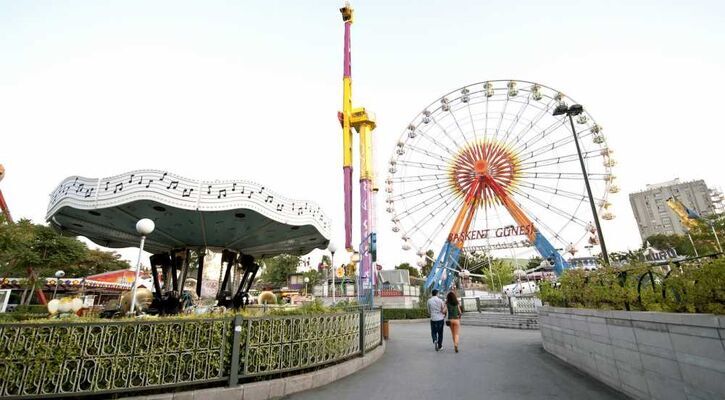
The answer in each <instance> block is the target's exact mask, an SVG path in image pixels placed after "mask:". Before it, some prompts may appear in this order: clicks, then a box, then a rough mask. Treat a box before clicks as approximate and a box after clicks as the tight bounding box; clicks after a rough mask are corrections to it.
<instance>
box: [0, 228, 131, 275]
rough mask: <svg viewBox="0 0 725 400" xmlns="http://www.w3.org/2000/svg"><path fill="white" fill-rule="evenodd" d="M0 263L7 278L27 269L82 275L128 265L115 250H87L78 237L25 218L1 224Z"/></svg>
mask: <svg viewBox="0 0 725 400" xmlns="http://www.w3.org/2000/svg"><path fill="white" fill-rule="evenodd" d="M0 265H1V266H2V269H1V271H2V272H1V273H2V275H3V276H6V277H7V276H13V277H24V276H26V275H27V270H28V268H33V270H34V271H35V273H36V274H37V275H38V276H39V277H50V276H53V275H54V274H55V271H57V270H63V271H64V272H65V274H66V276H69V277H83V276H87V275H92V274H97V273H101V272H106V271H111V270H115V269H123V268H128V267H129V265H128V263H127V262H125V261H123V260H121V256H120V255H118V254H116V253H113V252H105V251H100V250H90V249H88V247H86V245H85V244H84V243H83V242H81V241H79V240H78V239H76V238H73V237H67V236H63V235H61V234H60V233H59V232H57V231H56V230H54V229H53V228H50V227H48V226H45V225H40V224H33V223H32V222H31V221H30V220H28V219H22V220H20V221H18V222H17V223H15V224H0Z"/></svg>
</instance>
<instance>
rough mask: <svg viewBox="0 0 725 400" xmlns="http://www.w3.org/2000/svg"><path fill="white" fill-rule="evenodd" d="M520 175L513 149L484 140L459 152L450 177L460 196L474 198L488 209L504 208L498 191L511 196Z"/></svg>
mask: <svg viewBox="0 0 725 400" xmlns="http://www.w3.org/2000/svg"><path fill="white" fill-rule="evenodd" d="M519 172H520V166H519V161H518V158H517V157H516V155H515V154H514V153H513V151H512V150H511V149H510V148H508V147H507V146H505V145H503V144H501V143H499V142H496V141H491V140H480V141H478V142H474V143H470V144H468V145H466V146H465V147H464V148H463V149H462V150H461V151H459V152H458V154H457V155H456V156H455V158H454V159H453V161H452V162H451V164H450V172H449V174H450V183H451V186H452V187H453V189H454V191H455V192H456V193H457V194H458V195H459V196H463V197H467V196H471V197H473V198H474V199H476V200H477V201H478V203H479V204H480V205H481V206H482V207H485V206H492V205H495V204H500V199H499V198H498V197H499V196H498V195H497V194H496V191H497V189H499V188H501V189H503V190H504V191H506V192H507V193H511V191H512V190H513V189H514V187H515V186H516V181H517V177H518V174H519ZM496 186H497V187H496Z"/></svg>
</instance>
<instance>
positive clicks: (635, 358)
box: [612, 346, 644, 370]
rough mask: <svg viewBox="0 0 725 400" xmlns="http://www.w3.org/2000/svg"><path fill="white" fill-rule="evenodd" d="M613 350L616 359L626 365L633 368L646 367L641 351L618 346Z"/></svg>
mask: <svg viewBox="0 0 725 400" xmlns="http://www.w3.org/2000/svg"><path fill="white" fill-rule="evenodd" d="M612 351H613V354H614V360H616V361H617V362H618V363H622V364H624V365H626V366H627V367H628V368H630V369H631V370H641V369H643V368H644V365H642V358H641V357H640V355H639V352H636V351H632V350H628V349H622V348H620V347H616V346H615V347H614V348H613V349H612Z"/></svg>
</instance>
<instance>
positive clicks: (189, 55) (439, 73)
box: [0, 0, 725, 267]
mask: <svg viewBox="0 0 725 400" xmlns="http://www.w3.org/2000/svg"><path fill="white" fill-rule="evenodd" d="M340 6H341V2H339V1H304V2H302V1H286V2H283V1H269V0H264V1H261V0H260V1H247V2H242V1H195V2H191V1H178V0H174V1H153V2H149V1H118V2H95V1H52V2H51V1H24V2H15V1H10V0H2V1H0V138H2V141H1V142H0V163H2V164H4V165H5V168H6V170H7V173H6V175H7V176H6V178H5V180H4V181H3V182H2V183H0V188H1V189H2V191H3V194H4V195H5V197H6V200H7V202H8V204H9V206H10V208H11V211H12V213H13V215H14V217H15V218H16V219H19V218H22V217H26V218H31V219H33V220H34V221H35V222H43V221H44V217H45V211H46V208H47V203H48V194H49V193H50V192H51V190H53V189H54V188H55V186H56V185H57V184H58V183H59V182H60V181H61V180H62V179H64V178H65V177H67V176H70V175H83V176H87V177H103V176H109V175H114V174H117V173H121V172H125V171H128V170H132V169H137V168H158V169H168V170H170V171H174V172H176V173H179V174H181V175H184V176H187V177H190V178H197V179H216V178H219V179H224V178H245V179H251V180H255V181H258V182H260V183H264V184H266V185H269V186H270V187H272V188H274V190H276V191H278V192H280V193H282V194H284V195H286V196H289V197H293V198H300V199H310V200H314V201H316V202H318V203H319V204H321V205H322V206H323V208H324V210H325V211H326V212H327V214H328V215H329V216H330V217H331V218H332V219H333V221H334V224H335V227H334V238H333V240H335V241H336V242H338V243H341V242H342V240H343V226H342V222H343V221H342V173H341V168H342V165H341V160H342V154H341V147H342V144H341V133H340V126H339V123H338V122H337V118H336V112H337V110H338V109H339V108H340V104H341V96H342V89H341V79H342V76H341V75H342V33H343V25H342V22H341V18H340V15H339V12H338V10H337V9H338V8H339V7H340ZM353 6H354V7H355V9H356V22H355V24H354V25H353V39H352V40H353V45H352V48H353V58H352V60H353V97H354V103H355V104H356V105H364V106H365V107H367V108H368V109H370V110H373V111H374V112H375V113H376V115H377V118H378V128H377V130H376V131H375V133H374V134H375V135H376V138H377V146H378V147H377V148H376V152H377V154H376V158H377V161H378V172H379V176H380V179H381V183H382V180H383V179H384V177H385V175H386V172H385V171H386V169H385V164H386V162H387V160H388V159H389V157H390V154H391V153H392V151H393V149H394V146H395V143H396V142H397V138H398V136H399V135H400V133H401V132H402V131H403V129H404V128H405V127H406V126H407V124H408V122H409V121H410V120H411V119H412V118H413V117H414V116H415V115H416V114H417V113H418V112H420V111H421V109H422V108H423V107H425V106H426V105H427V104H429V103H430V102H431V101H433V100H435V99H436V98H438V97H440V96H441V95H443V94H444V93H447V92H448V91H451V90H453V89H456V88H458V87H461V86H464V85H466V84H470V83H474V82H479V81H484V80H494V79H522V80H528V81H537V82H541V83H542V84H545V85H547V86H550V87H553V88H557V89H559V90H561V91H563V92H564V93H566V94H567V95H569V96H571V97H572V98H574V99H576V100H577V101H578V102H580V103H582V104H584V105H585V107H586V108H587V109H588V111H589V112H590V113H591V114H592V115H593V116H594V117H595V118H596V120H597V121H598V122H599V123H600V124H601V125H603V126H604V128H605V134H606V136H607V139H608V143H609V144H610V146H611V147H612V148H613V149H614V151H615V158H616V159H617V161H618V162H619V164H618V165H617V167H615V174H616V175H617V176H618V177H619V185H620V187H621V189H622V191H621V192H620V193H619V194H618V195H615V196H614V197H613V204H614V211H615V213H616V214H617V219H616V220H615V221H614V222H611V223H607V224H605V225H604V228H603V229H604V233H605V237H606V238H607V243H608V247H609V248H610V251H611V250H623V249H626V248H635V247H638V246H639V245H640V241H639V234H638V232H637V227H636V225H635V221H634V217H633V215H632V211H631V209H630V206H629V201H628V197H627V194H628V193H630V192H633V191H637V190H641V189H644V187H645V185H646V184H647V183H656V182H660V181H665V180H669V179H672V178H675V177H680V178H682V179H683V180H689V179H705V181H706V183H707V184H708V185H709V186H711V187H712V186H721V185H722V183H723V175H722V168H723V167H722V162H721V159H722V155H723V150H722V145H723V143H724V142H725V139H723V134H725V131H724V129H723V125H725V122H723V120H722V119H721V118H722V116H723V104H724V102H723V97H724V96H725V78H724V77H723V76H724V73H725V51H724V50H723V49H724V48H725V3H723V2H721V1H688V2H685V1H663V0H658V1H591V2H584V1H534V0H532V1H515V2H513V1H459V2H454V1H410V2H402V1H390V0H387V1H382V0H381V1H367V0H366V1H356V2H353ZM355 169H356V172H357V160H356V161H355ZM381 186H382V185H381ZM355 188H356V189H357V186H355ZM353 198H354V199H358V198H359V197H358V196H357V195H355V196H354V197H353ZM383 200H384V199H383V198H382V196H381V198H380V199H379V203H380V204H381V208H382V205H384V201H383ZM380 211H381V212H380V213H379V221H380V222H379V228H380V229H379V231H380V234H379V248H380V250H379V251H380V259H381V262H382V263H383V264H385V265H386V266H388V267H390V265H392V264H394V263H398V262H400V261H401V260H403V261H411V260H414V259H415V257H414V255H413V254H404V253H403V252H402V251H400V240H399V238H398V237H397V234H393V233H392V232H391V231H390V224H389V222H388V218H387V214H385V213H384V212H383V210H380ZM358 233H359V230H358V227H357V226H356V230H355V237H357V236H358ZM356 240H357V239H356ZM435 250H436V251H437V250H438V249H435ZM123 254H124V255H125V256H127V257H129V258H131V257H132V256H131V255H132V254H133V252H132V251H125V252H123Z"/></svg>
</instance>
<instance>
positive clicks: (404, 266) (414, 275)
mask: <svg viewBox="0 0 725 400" xmlns="http://www.w3.org/2000/svg"><path fill="white" fill-rule="evenodd" d="M395 269H404V270H407V271H408V274H409V275H410V277H412V278H420V272H418V269H417V268H415V267H413V266H411V265H410V264H408V263H401V264H400V265H398V266H396V267H395Z"/></svg>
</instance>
